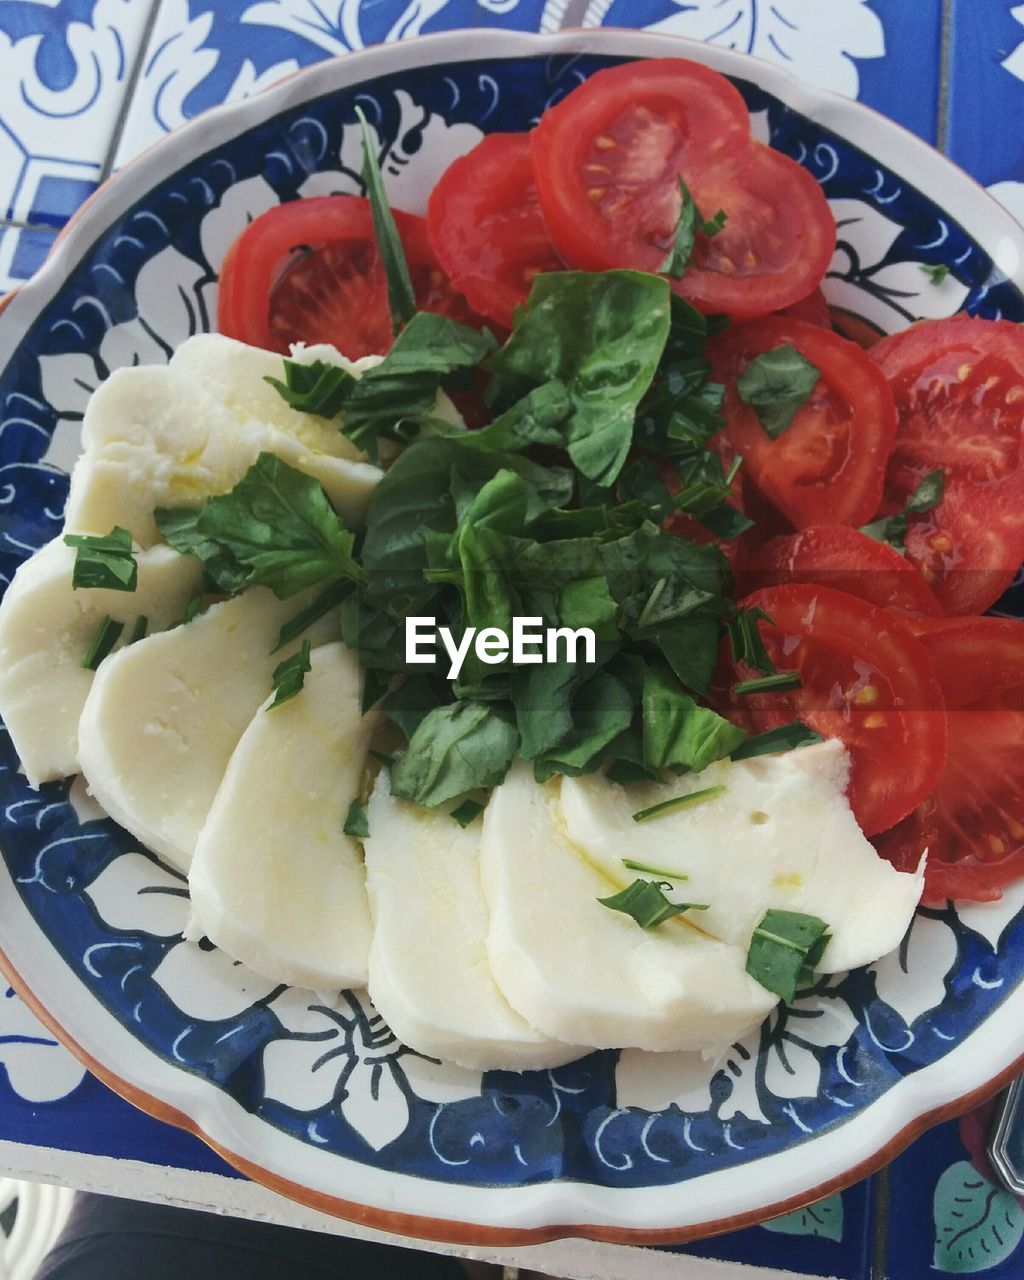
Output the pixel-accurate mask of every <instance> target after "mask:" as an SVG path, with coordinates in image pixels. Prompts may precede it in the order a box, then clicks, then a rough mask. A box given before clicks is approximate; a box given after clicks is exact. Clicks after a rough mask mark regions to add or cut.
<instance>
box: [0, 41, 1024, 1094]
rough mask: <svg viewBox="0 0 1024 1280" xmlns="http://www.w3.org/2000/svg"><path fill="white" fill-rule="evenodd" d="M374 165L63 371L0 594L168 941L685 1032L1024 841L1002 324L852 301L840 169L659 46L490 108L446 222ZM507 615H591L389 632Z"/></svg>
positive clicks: (857, 945) (1012, 865)
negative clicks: (411, 205)
mask: <svg viewBox="0 0 1024 1280" xmlns="http://www.w3.org/2000/svg"><path fill="white" fill-rule="evenodd" d="M363 127H364V130H365V128H366V126H365V122H364V125H363ZM364 178H365V181H366V186H367V192H368V194H367V196H366V197H365V198H363V197H351V196H338V197H324V198H317V199H309V200H301V201H297V202H293V203H291V204H284V205H281V206H279V207H277V208H275V209H273V210H271V211H270V212H268V213H266V214H264V215H262V216H261V217H259V218H257V219H255V220H254V221H253V222H252V223H251V224H250V225H249V226H248V227H247V228H246V229H245V230H244V231H243V232H242V234H241V235H240V236H239V238H238V240H237V241H236V243H235V245H234V246H233V248H232V249H231V251H230V253H229V255H228V258H227V259H226V261H225V264H224V269H223V274H222V277H221V281H220V295H219V311H218V322H219V328H220V330H221V333H219V334H216V335H205V336H200V337H196V338H193V339H190V340H189V341H188V342H187V343H185V344H184V345H183V346H182V347H181V348H180V349H179V350H178V351H177V352H176V353H175V355H174V357H173V358H172V360H171V361H170V364H169V365H168V366H167V367H164V368H133V369H125V370H119V371H117V372H116V373H114V374H113V375H111V377H110V378H109V379H108V380H107V382H106V383H104V384H103V385H102V386H101V387H100V388H99V390H98V391H97V392H96V393H95V395H94V396H93V399H92V401H91V403H90V405H89V409H88V412H87V414H86V420H85V426H84V432H83V446H84V452H83V455H82V457H81V459H80V461H79V463H78V464H77V466H76V469H75V472H74V475H73V477H72V485H71V494H70V498H69V502H68V507H67V512H66V529H65V534H64V536H63V538H62V539H61V540H59V541H58V542H55V543H53V544H51V545H50V546H49V547H46V548H44V549H43V550H42V551H40V552H38V553H37V554H36V555H35V556H34V557H32V559H30V560H29V561H27V562H26V563H25V565H24V566H23V567H22V568H21V569H20V570H19V572H18V574H17V575H16V577H15V580H14V582H13V583H12V585H11V587H10V588H9V590H8V592H7V594H6V596H5V598H4V600H3V603H2V605H0V714H2V715H3V717H4V720H5V722H6V723H7V726H8V728H9V730H10V732H11V734H12V737H13V739H14V742H15V744H16V746H17V749H18V751H19V754H20V756H21V759H22V762H23V766H24V768H25V771H26V773H27V774H28V777H29V779H30V781H31V782H32V783H33V785H38V783H40V782H42V781H46V780H49V779H55V778H61V777H66V776H68V775H69V774H73V773H77V772H82V773H84V775H85V777H86V779H87V781H88V784H89V787H90V789H91V791H92V792H93V794H94V795H95V796H96V797H97V799H98V800H99V801H100V803H101V804H102V805H103V806H104V808H105V809H106V810H107V811H108V812H109V813H110V814H111V815H112V816H113V817H114V818H115V819H116V820H117V821H118V822H120V823H121V824H122V825H123V826H124V827H125V828H126V829H127V830H128V831H129V832H131V833H132V834H133V835H134V836H135V837H136V838H137V839H139V840H140V841H141V842H142V843H143V844H144V845H145V846H146V847H147V848H148V849H149V850H151V851H152V852H153V853H155V854H156V855H157V856H159V857H160V858H162V859H163V860H164V861H166V862H167V863H168V864H169V865H171V866H172V867H175V868H176V869H178V870H179V871H180V872H181V873H183V874H187V875H188V878H189V888H190V893H191V897H192V906H193V929H192V932H193V934H194V936H195V937H196V938H198V937H202V936H204V935H205V936H206V937H208V938H210V939H211V940H212V941H213V942H215V943H216V944H217V945H219V946H222V947H224V949H225V950H227V951H228V952H229V953H230V954H232V955H233V956H235V957H236V958H238V959H240V960H242V961H243V962H244V963H246V964H248V965H249V966H250V967H252V968H253V969H254V970H256V971H257V972H259V973H262V974H265V975H267V976H270V977H272V978H275V979H278V980H281V981H285V982H290V983H294V984H298V985H305V986H310V987H313V988H317V989H337V988H339V987H342V986H353V985H362V984H365V983H368V984H369V989H370V995H371V997H372V998H373V1000H374V1002H375V1003H376V1005H377V1007H378V1009H379V1011H380V1012H381V1014H382V1015H383V1016H384V1017H385V1019H386V1020H387V1021H388V1022H389V1023H390V1024H391V1026H392V1029H393V1030H394V1031H395V1033H396V1034H397V1035H398V1036H399V1037H400V1038H401V1039H403V1040H404V1041H405V1042H406V1043H408V1044H409V1045H410V1046H412V1047H413V1048H416V1049H418V1050H420V1051H422V1052H424V1053H428V1054H432V1055H435V1056H439V1057H442V1058H446V1059H451V1060H453V1061H457V1062H460V1063H463V1064H465V1065H469V1066H474V1067H483V1068H498V1067H503V1068H511V1069H517V1068H528V1067H541V1066H551V1065H555V1064H556V1063H559V1062H564V1061H567V1060H568V1059H570V1058H572V1057H575V1056H578V1055H579V1054H580V1053H582V1052H584V1051H586V1050H587V1049H590V1048H595V1047H599V1048H603V1047H626V1046H633V1047H638V1048H642V1049H649V1050H669V1049H674V1050H679V1049H690V1050H699V1051H701V1052H703V1053H705V1054H714V1053H716V1052H718V1051H720V1050H721V1049H722V1048H723V1047H725V1046H727V1045H728V1044H729V1043H730V1042H732V1041H733V1040H735V1039H736V1038H737V1037H738V1036H740V1035H742V1034H744V1033H745V1032H746V1031H748V1030H749V1029H751V1028H752V1027H753V1026H756V1024H757V1023H758V1022H759V1021H760V1020H761V1019H762V1018H763V1017H764V1016H765V1015H766V1014H767V1013H768V1012H769V1011H770V1010H771V1008H772V1007H773V1006H774V1005H775V1003H776V1002H777V1001H778V1000H779V999H780V998H782V999H791V998H792V997H793V995H794V993H795V991H796V990H797V989H798V987H799V985H800V984H801V983H803V982H804V981H806V980H808V979H809V978H810V977H811V976H812V975H813V974H814V973H831V972H836V971H841V970H845V969H848V968H851V967H855V966H858V965H861V964H866V963H869V962H871V961H872V960H875V959H877V958H878V957H880V956H881V955H884V954H886V953H887V952H888V951H890V950H892V949H893V948H894V947H896V946H897V945H898V944H899V942H900V940H901V938H902V937H903V934H904V933H905V931H906V928H907V926H908V924H909V921H910V919H911V917H912V915H913V912H914V909H915V907H916V904H917V902H918V901H919V899H920V897H921V894H922V890H923V892H924V894H925V896H926V897H927V898H944V897H971V898H977V899H984V898H991V897H995V896H998V895H999V892H1000V889H1001V886H1003V885H1005V884H1006V883H1007V882H1008V881H1009V880H1011V879H1013V878H1014V877H1016V876H1018V875H1020V874H1024V664H1022V662H1021V659H1022V658H1024V641H1022V635H1021V632H1022V626H1021V624H1020V623H1019V622H1016V621H1012V620H1009V619H1002V618H988V617H982V616H980V615H981V614H982V613H983V612H984V611H985V610H986V609H987V608H989V607H990V606H991V605H992V604H993V603H994V602H995V601H996V599H997V598H998V596H999V595H1000V594H1001V592H1002V591H1003V590H1004V588H1005V587H1006V586H1007V585H1008V583H1009V582H1010V580H1011V579H1012V577H1013V575H1014V573H1015V572H1016V570H1017V569H1018V567H1019V565H1020V563H1021V561H1022V559H1024V465H1022V460H1021V445H1022V427H1021V424H1022V421H1024V335H1022V334H1021V332H1020V330H1019V329H1018V327H1017V326H1015V325H1012V324H1008V323H1004V322H992V321H985V320H981V319H977V318H972V317H956V318H953V319H951V320H948V321H939V322H931V323H926V324H919V325H916V326H913V327H912V328H911V329H910V330H908V331H907V332H906V333H904V334H900V335H896V336H894V337H891V338H886V339H883V340H882V341H881V342H879V343H878V344H877V346H875V347H874V348H872V349H871V350H870V351H866V350H864V349H863V348H862V347H861V346H859V345H857V344H855V343H854V342H852V341H850V340H848V339H847V338H844V337H843V336H841V335H840V334H838V333H835V332H833V330H832V328H831V324H830V316H829V312H828V309H827V307H826V306H825V304H824V300H823V297H822V295H821V293H820V290H819V284H820V281H821V279H822V277H823V276H824V274H825V271H826V269H827V267H828V264H829V262H830V260H831V255H832V251H833V248H834V243H835V227H834V223H833V221H832V217H831V214H830V211H829V207H828V204H827V202H826V200H825V199H824V196H823V195H822V193H821V190H820V188H819V187H818V185H817V183H816V182H815V181H814V180H813V179H812V178H811V177H810V176H809V175H808V174H807V173H806V172H805V171H804V170H802V169H801V168H800V167H799V166H797V165H796V164H795V163H793V162H792V161H791V160H789V159H788V158H787V157H785V156H783V155H781V154H780V153H778V152H775V151H773V150H772V149H770V148H769V147H766V146H764V145H762V144H760V143H758V142H756V141H754V140H752V138H751V136H750V122H749V117H748V114H747V111H746V107H745V105H744V103H743V100H742V98H741V97H740V96H739V94H738V93H737V91H736V90H735V89H734V88H733V87H732V86H731V85H730V84H729V82H728V81H726V80H724V79H723V78H722V77H720V76H718V75H717V74H715V73H714V72H711V71H708V70H707V69H706V68H703V67H701V66H699V65H697V64H693V63H689V62H686V61H683V60H678V59H659V60H653V61H649V62H642V63H633V64H628V65H624V66H620V67H616V68H612V69H609V70H606V71H602V72H599V73H597V74H596V75H594V76H593V77H591V79H590V80H588V81H587V82H586V83H585V84H583V85H582V86H580V88H578V89H577V90H575V91H574V92H573V93H572V94H570V95H569V96H568V97H567V98H565V99H564V100H563V101H562V102H560V103H559V104H558V105H556V106H554V107H552V108H551V109H549V110H548V111H547V112H546V113H545V115H544V116H543V118H542V119H541V121H540V123H539V124H538V125H537V126H536V128H535V129H534V130H533V131H532V132H531V133H530V134H522V135H518V134H517V135H501V134H496V135H491V136H490V137H487V138H485V139H484V140H483V141H482V142H481V143H480V144H479V145H478V146H477V147H476V148H474V149H473V150H472V151H470V152H469V153H468V154H467V155H465V156H463V157H462V158H460V159H459V160H456V161H455V162H454V163H453V164H452V166H451V167H450V168H449V170H448V171H447V172H446V173H445V174H444V175H443V176H442V178H441V180H440V181H439V183H438V185H437V187H436V189H435V190H434V192H433V193H432V194H431V197H430V201H429V209H428V214H427V217H426V219H422V218H417V217H414V216H412V215H410V214H403V213H402V212H401V211H392V210H390V209H389V207H388V204H387V200H386V197H385V195H384V191H383V184H382V182H381V178H380V174H379V172H378V170H377V169H376V165H375V162H374V152H373V148H372V146H370V145H369V139H368V134H367V146H366V147H365V167H364ZM524 617H527V618H530V619H536V620H538V621H542V622H543V623H544V624H546V626H547V627H548V628H550V629H553V630H554V631H555V632H556V634H557V633H558V632H559V630H561V631H564V632H565V633H572V634H575V633H579V632H582V631H587V632H588V633H590V634H592V635H593V636H594V637H596V648H595V651H594V653H593V654H590V655H588V657H587V660H585V661H584V660H580V659H579V657H578V656H576V657H572V658H570V657H569V651H568V648H566V650H565V653H564V655H563V656H562V657H561V658H559V657H558V653H557V649H556V650H555V652H554V656H553V657H552V656H550V655H549V660H543V657H541V658H538V659H531V660H529V661H522V662H516V661H513V660H512V658H511V657H510V656H509V655H508V653H507V652H505V651H503V650H501V649H500V646H498V647H497V648H495V647H492V648H491V650H490V651H488V650H487V647H486V645H483V646H481V645H480V644H478V645H477V647H476V649H475V650H471V649H470V648H469V641H468V639H467V640H466V646H465V652H464V653H463V655H462V659H461V660H460V663H459V667H458V672H457V675H456V676H455V678H453V679H449V678H448V673H447V667H448V663H447V658H446V657H445V655H443V654H442V655H440V657H439V658H438V661H437V662H436V663H435V664H433V665H430V664H429V663H428V664H427V665H424V664H422V663H420V662H413V661H411V660H410V658H409V654H408V650H407V648H406V645H405V632H406V625H407V621H408V620H409V619H410V618H432V619H434V620H437V621H439V622H441V623H443V624H444V625H445V627H446V628H447V631H448V634H450V635H452V636H455V637H462V638H463V639H466V637H470V636H471V634H472V636H477V637H478V638H479V639H480V640H481V641H483V640H484V639H485V638H486V637H487V636H488V634H491V633H494V634H497V635H499V636H500V635H501V634H503V633H504V634H507V633H508V632H509V631H510V630H511V628H512V624H513V621H514V620H515V619H521V618H524ZM453 670H454V668H453ZM868 837H870V838H871V839H872V840H873V841H874V843H875V848H872V846H871V844H870V843H869V840H868ZM876 849H877V850H878V852H877V853H876ZM879 854H881V855H882V856H879Z"/></svg>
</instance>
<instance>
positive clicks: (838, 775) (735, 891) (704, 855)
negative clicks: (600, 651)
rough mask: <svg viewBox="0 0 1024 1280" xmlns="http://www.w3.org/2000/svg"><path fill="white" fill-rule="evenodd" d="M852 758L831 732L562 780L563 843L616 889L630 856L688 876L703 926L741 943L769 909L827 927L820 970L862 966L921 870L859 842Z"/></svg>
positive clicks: (627, 876)
mask: <svg viewBox="0 0 1024 1280" xmlns="http://www.w3.org/2000/svg"><path fill="white" fill-rule="evenodd" d="M849 771H850V764H849V756H848V754H847V752H846V749H845V748H844V747H843V745H842V743H841V742H839V741H838V740H837V739H831V740H830V741H828V742H823V743H819V744H817V745H815V746H810V747H802V748H800V749H799V750H797V751H787V752H783V753H781V754H779V755H769V756H758V757H755V758H754V759H751V760H738V761H736V762H735V763H731V762H729V761H727V760H723V761H719V762H718V763H717V764H713V765H711V766H710V768H708V769H705V770H704V772H703V773H700V774H690V775H688V776H685V777H681V778H676V779H673V780H672V781H671V782H664V783H651V784H640V785H635V786H630V787H628V788H626V787H621V786H617V785H616V784H615V783H611V782H608V780H607V779H606V778H604V777H602V776H601V775H599V774H591V775H590V776H588V777H583V778H565V779H563V780H562V784H561V804H562V812H563V815H564V819H565V824H566V831H567V832H568V835H569V838H570V839H571V840H572V841H573V842H574V843H575V844H576V845H578V846H579V848H580V849H582V850H583V852H584V853H585V854H586V856H587V857H588V858H590V859H591V860H592V862H593V863H594V865H595V866H597V867H599V868H600V869H601V871H602V872H603V873H604V874H605V875H607V876H608V877H609V878H610V879H611V880H613V881H614V882H615V883H616V884H617V885H618V886H619V887H620V888H624V887H625V886H626V885H627V884H629V883H630V882H631V881H632V880H633V879H635V877H636V876H637V874H640V873H638V872H636V871H631V870H629V869H627V868H626V867H624V866H623V863H622V859H623V858H624V857H626V858H631V859H633V860H635V861H637V862H640V863H643V864H644V865H645V866H648V867H651V868H653V869H655V870H656V871H659V872H668V873H678V874H679V875H680V876H685V877H687V878H686V879H685V880H683V881H681V882H680V885H679V893H680V894H681V895H682V896H683V897H685V898H686V899H688V900H689V901H691V902H706V903H709V904H710V909H709V910H708V911H702V912H701V915H700V926H701V928H702V929H705V930H706V931H707V932H708V933H710V934H713V935H714V936H715V937H716V938H721V939H722V940H723V941H724V942H733V943H736V944H738V945H740V946H743V947H746V946H747V945H748V944H749V942H750V936H751V934H752V932H753V930H754V928H755V926H756V925H757V923H758V921H759V920H760V919H761V917H762V915H763V914H764V912H765V911H766V910H767V909H768V908H769V907H776V908H779V909H781V910H786V911H800V912H804V913H805V914H808V915H814V916H818V917H819V918H820V919H822V920H824V921H825V922H826V923H827V924H828V926H829V930H830V932H831V934H832V940H831V941H830V942H829V944H828V946H827V948H826V950H825V954H824V957H823V959H822V961H821V963H820V965H819V966H818V967H819V968H820V969H821V970H822V971H823V972H826V973H832V972H838V971H841V970H846V969H853V968H856V967H857V966H858V965H862V964H868V963H870V962H871V961H873V960H877V959H878V958H879V956H883V955H886V954H887V953H888V952H889V951H892V950H893V949H894V948H895V947H898V946H899V944H900V941H901V939H902V938H903V935H904V934H905V933H906V931H907V928H908V927H909V925H910V921H911V919H912V917H913V914H914V909H915V907H916V906H917V903H918V901H919V899H920V897H921V889H922V885H923V875H920V874H918V875H911V874H907V873H903V872H899V871H896V870H895V869H894V868H893V867H892V866H891V865H890V864H889V863H888V862H886V861H885V860H884V859H882V858H880V857H879V856H878V854H877V853H875V850H874V849H873V848H872V847H871V845H870V844H869V843H868V841H867V840H866V839H865V837H864V835H863V833H862V832H861V830H860V827H859V826H858V825H857V820H856V819H855V818H854V816H853V813H852V812H851V810H850V806H849V803H848V801H847V799H846V788H847V784H848V781H849ZM713 786H722V787H724V788H725V791H724V792H723V794H721V795H719V796H716V797H714V798H713V799H709V800H706V801H703V802H699V803H697V804H695V805H694V806H693V807H692V808H686V809H677V810H675V811H674V812H669V813H666V814H664V815H662V816H660V817H656V818H653V819H651V820H650V821H648V822H643V823H637V822H634V821H633V816H632V815H633V814H634V813H636V812H637V811H638V810H640V809H646V808H648V807H649V806H651V805H654V804H658V803H659V802H661V801H663V800H668V799H671V798H673V797H675V796H680V795H684V794H688V793H689V792H692V791H700V790H703V789H704V788H706V787H713Z"/></svg>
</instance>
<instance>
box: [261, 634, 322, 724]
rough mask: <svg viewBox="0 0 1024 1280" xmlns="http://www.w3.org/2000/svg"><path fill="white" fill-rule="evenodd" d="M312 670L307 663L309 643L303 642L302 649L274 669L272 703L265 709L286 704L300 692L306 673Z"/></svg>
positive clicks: (271, 709)
mask: <svg viewBox="0 0 1024 1280" xmlns="http://www.w3.org/2000/svg"><path fill="white" fill-rule="evenodd" d="M311 670H312V666H311V665H310V661H309V641H308V640H303V642H302V648H301V649H300V650H299V651H298V653H293V654H292V656H291V657H290V658H285V660H284V661H283V662H279V663H278V664H277V666H276V667H275V668H274V701H273V702H272V703H271V704H270V706H269V707H268V708H267V710H268V711H273V710H274V708H275V707H279V706H280V705H281V704H282V703H283V702H288V701H289V700H290V699H291V698H294V697H295V696H296V695H297V694H299V693H301V692H302V689H303V686H304V685H305V683H306V673H307V672H308V671H311Z"/></svg>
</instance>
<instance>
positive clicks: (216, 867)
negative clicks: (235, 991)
mask: <svg viewBox="0 0 1024 1280" xmlns="http://www.w3.org/2000/svg"><path fill="white" fill-rule="evenodd" d="M310 665H311V670H310V671H309V672H308V673H307V675H306V679H305V683H304V685H303V687H302V689H301V690H300V692H299V693H298V694H296V696H295V697H294V698H291V699H290V700H289V701H287V702H284V703H282V704H281V706H279V707H274V708H273V709H270V703H271V701H272V699H268V700H267V701H266V702H265V703H264V704H263V705H262V706H261V707H260V709H259V710H258V711H257V712H256V714H255V716H254V717H253V719H252V721H251V722H250V724H249V726H248V728H247V729H246V730H245V732H244V733H243V734H242V737H241V739H240V741H239V743H238V745H237V746H236V747H235V749H234V752H233V753H232V755H231V759H230V761H229V762H228V767H227V771H226V772H225V774H224V778H223V781H222V782H221V784H220V787H219V789H218V791H217V795H216V797H215V798H214V801H213V805H212V807H211V809H210V812H209V815H208V816H207V819H206V822H205V823H204V825H203V829H202V831H201V832H200V834H199V840H198V842H197V844H196V850H195V856H194V858H193V859H192V865H191V867H190V868H189V876H188V883H189V890H190V892H191V895H192V910H193V913H194V918H195V922H196V923H197V924H198V926H199V928H201V930H202V931H203V933H205V934H206V936H207V937H208V938H209V939H210V941H211V942H214V943H216V945H217V946H218V947H221V948H222V949H223V950H224V951H226V952H227V953H228V954H229V955H231V956H233V957H234V958H235V959H236V960H241V962H242V963H243V964H244V965H247V966H248V967H249V968H250V969H252V970H253V971H254V972H255V973H258V974H260V975H261V976H263V977H264V978H271V979H273V980H274V981H277V982H287V983H288V984H289V985H291V986H300V987H311V988H313V989H314V990H317V991H335V990H338V989H340V988H343V987H352V986H359V987H361V986H365V985H366V964H367V951H368V949H369V946H370V910H369V906H368V904H367V899H366V873H365V871H364V868H363V857H362V851H361V850H360V848H359V845H358V843H357V842H356V841H355V840H353V839H352V838H351V837H350V836H347V835H345V833H344V831H343V829H342V828H343V825H344V822H345V815H346V814H347V813H348V808H349V805H350V804H351V803H352V801H353V799H354V798H355V796H356V793H357V792H358V790H359V785H360V781H361V779H362V774H363V768H364V766H365V763H366V751H367V747H368V746H369V741H370V735H371V733H372V731H373V726H374V722H375V720H376V719H377V716H376V715H375V714H373V713H371V714H369V715H365V716H364V715H363V713H362V707H361V701H362V677H361V674H360V669H359V663H358V660H357V659H356V656H355V654H354V653H352V652H351V651H350V650H349V649H347V648H346V647H345V646H344V645H343V644H341V643H340V642H335V643H333V644H328V645H322V646H321V647H320V648H318V649H314V650H313V652H312V654H311V655H310Z"/></svg>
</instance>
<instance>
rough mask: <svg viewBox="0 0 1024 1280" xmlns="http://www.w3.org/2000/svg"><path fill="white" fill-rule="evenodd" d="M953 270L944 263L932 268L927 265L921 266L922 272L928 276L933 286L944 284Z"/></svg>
mask: <svg viewBox="0 0 1024 1280" xmlns="http://www.w3.org/2000/svg"><path fill="white" fill-rule="evenodd" d="M952 269H953V268H952V267H948V266H947V265H946V264H945V263H944V262H939V263H936V264H935V266H930V265H928V264H927V263H922V264H921V270H922V271H923V272H924V273H925V275H926V276H928V278H929V279H930V280H931V282H932V284H942V282H943V280H945V278H946V277H947V276H948V275H949V273H950V271H952Z"/></svg>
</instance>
